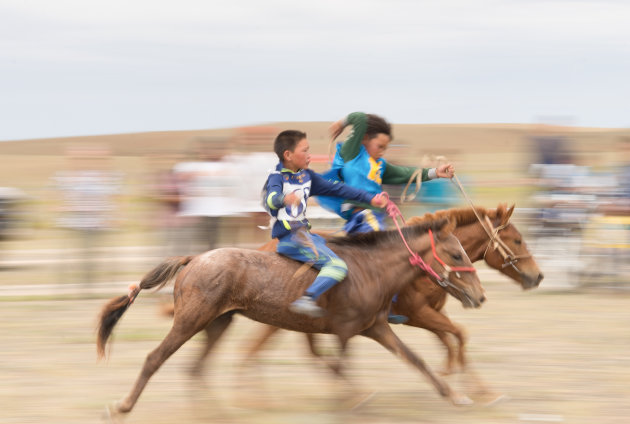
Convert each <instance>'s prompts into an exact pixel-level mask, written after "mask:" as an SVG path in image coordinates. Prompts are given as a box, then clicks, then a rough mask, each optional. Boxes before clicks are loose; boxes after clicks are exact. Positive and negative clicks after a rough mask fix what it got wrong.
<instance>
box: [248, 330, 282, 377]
mask: <svg viewBox="0 0 630 424" xmlns="http://www.w3.org/2000/svg"><path fill="white" fill-rule="evenodd" d="M278 330H280V327H274V326H273V325H265V326H264V329H263V331H261V332H260V335H259V336H258V337H257V338H256V339H255V340H254V342H253V343H252V344H251V345H250V347H249V348H248V349H247V351H246V352H245V356H244V358H243V362H242V364H241V367H244V366H245V365H248V364H249V363H251V362H253V361H254V359H256V356H258V353H259V352H260V351H261V350H262V348H263V346H264V345H265V344H267V343H268V342H269V340H270V339H271V336H273V335H274V334H276V333H277V332H278Z"/></svg>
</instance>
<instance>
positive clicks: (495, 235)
mask: <svg viewBox="0 0 630 424" xmlns="http://www.w3.org/2000/svg"><path fill="white" fill-rule="evenodd" d="M473 210H474V208H473ZM475 214H477V211H475ZM477 219H479V222H480V223H481V226H482V227H483V229H484V230H485V231H486V234H488V237H489V238H490V241H488V245H487V246H486V250H485V251H484V252H483V259H484V260H485V259H486V255H487V254H488V250H490V247H492V250H497V251H498V252H499V254H500V255H501V257H502V258H503V264H502V265H501V268H502V269H505V268H507V267H508V266H511V267H512V268H514V270H515V271H516V272H518V273H519V274H522V272H521V270H520V269H518V268H517V266H516V263H517V262H518V260H519V259H525V258H529V257H531V256H532V255H531V254H527V255H515V254H514V252H512V250H511V249H510V248H509V247H508V245H507V244H505V242H504V241H503V240H501V238H500V237H499V232H500V231H501V230H504V229H505V228H507V226H508V225H510V223H509V222H506V223H505V224H503V225H499V226H498V227H496V228H494V227H493V225H492V222H491V221H490V218H488V215H486V216H485V221H486V224H487V225H488V226H487V227H486V224H484V223H483V222H482V221H481V219H480V218H479V216H477ZM488 228H491V229H492V231H490V230H488Z"/></svg>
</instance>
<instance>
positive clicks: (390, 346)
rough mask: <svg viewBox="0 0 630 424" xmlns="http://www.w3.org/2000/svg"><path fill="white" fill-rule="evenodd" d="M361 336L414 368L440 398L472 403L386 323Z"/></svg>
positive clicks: (371, 328)
mask: <svg viewBox="0 0 630 424" xmlns="http://www.w3.org/2000/svg"><path fill="white" fill-rule="evenodd" d="M362 334H363V335H364V336H366V337H369V338H371V339H373V340H375V341H376V342H378V343H380V344H381V345H382V346H383V347H385V348H386V349H387V350H389V351H390V352H392V353H393V354H394V355H397V356H399V357H401V358H402V359H403V360H405V361H406V362H408V363H409V364H411V365H413V366H414V367H416V368H417V369H418V370H419V371H420V372H422V373H423V374H424V375H425V376H426V377H427V378H428V379H429V381H430V382H431V383H432V384H433V387H435V389H436V390H437V391H438V393H439V394H440V395H441V396H442V397H444V398H447V399H449V400H450V401H451V402H452V403H453V404H454V405H470V404H471V403H472V400H471V399H470V398H468V397H467V396H461V395H459V394H458V393H456V392H455V391H454V390H452V389H451V388H450V387H449V385H448V384H447V383H446V382H445V381H443V380H441V379H440V378H439V377H437V376H436V375H435V374H433V372H431V370H430V369H429V368H428V367H427V365H426V364H425V363H424V361H423V360H422V359H421V358H420V357H419V356H417V355H416V354H415V353H413V352H412V351H411V350H410V349H409V348H408V347H407V346H406V345H405V344H404V343H403V342H402V340H400V339H399V338H398V336H396V334H395V333H394V332H393V331H392V329H391V328H390V327H389V325H387V323H385V322H377V323H376V324H374V325H373V326H372V327H370V328H368V329H367V330H365V331H363V332H362Z"/></svg>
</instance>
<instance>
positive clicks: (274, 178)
mask: <svg viewBox="0 0 630 424" xmlns="http://www.w3.org/2000/svg"><path fill="white" fill-rule="evenodd" d="M265 201H266V202H267V206H269V209H271V210H275V209H280V208H282V207H284V193H283V192H282V174H279V173H278V174H271V175H270V176H269V178H268V179H267V199H265Z"/></svg>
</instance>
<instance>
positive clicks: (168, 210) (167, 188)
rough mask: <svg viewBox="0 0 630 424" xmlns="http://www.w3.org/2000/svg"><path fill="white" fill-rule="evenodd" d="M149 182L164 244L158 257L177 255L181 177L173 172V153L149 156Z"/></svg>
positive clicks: (179, 247)
mask: <svg viewBox="0 0 630 424" xmlns="http://www.w3.org/2000/svg"><path fill="white" fill-rule="evenodd" d="M150 159H151V163H150V166H151V168H152V169H151V172H150V176H149V178H150V183H151V185H152V186H151V192H152V193H153V197H154V199H155V200H156V202H157V204H158V207H157V208H156V210H155V215H154V226H155V228H157V229H158V230H159V231H162V234H161V243H162V245H163V247H164V252H163V255H161V256H179V255H181V254H182V251H183V250H185V249H184V247H183V243H184V240H183V235H182V234H181V232H182V229H183V222H182V218H181V216H180V212H181V208H182V197H183V194H182V190H183V187H182V180H181V176H180V175H179V174H178V173H177V172H175V169H174V163H176V161H177V157H176V156H175V155H169V154H156V155H154V156H152V157H151V158H150Z"/></svg>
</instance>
